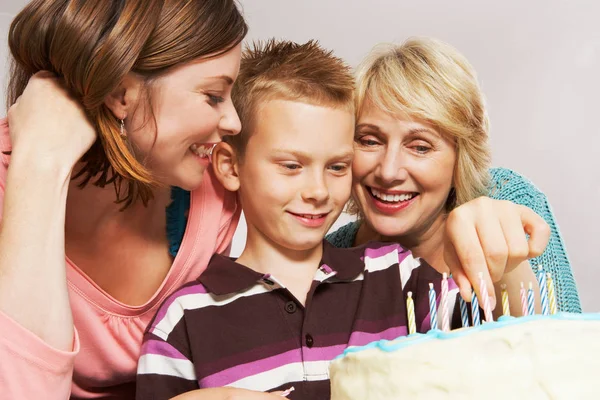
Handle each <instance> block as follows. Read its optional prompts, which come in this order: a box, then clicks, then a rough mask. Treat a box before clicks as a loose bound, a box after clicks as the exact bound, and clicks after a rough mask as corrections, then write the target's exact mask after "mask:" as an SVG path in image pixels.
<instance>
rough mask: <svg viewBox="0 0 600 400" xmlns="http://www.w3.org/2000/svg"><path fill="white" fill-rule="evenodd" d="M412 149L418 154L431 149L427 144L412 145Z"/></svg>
mask: <svg viewBox="0 0 600 400" xmlns="http://www.w3.org/2000/svg"><path fill="white" fill-rule="evenodd" d="M413 149H415V151H416V152H417V153H419V154H426V153H428V152H429V151H430V150H431V148H430V147H428V146H414V147H413Z"/></svg>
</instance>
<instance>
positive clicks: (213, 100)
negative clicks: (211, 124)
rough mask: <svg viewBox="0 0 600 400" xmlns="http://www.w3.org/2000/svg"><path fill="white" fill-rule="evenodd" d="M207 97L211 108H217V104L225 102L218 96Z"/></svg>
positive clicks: (207, 95) (209, 95) (208, 95)
mask: <svg viewBox="0 0 600 400" xmlns="http://www.w3.org/2000/svg"><path fill="white" fill-rule="evenodd" d="M206 97H208V103H209V104H210V105H211V106H216V105H217V104H220V103H222V102H224V101H225V99H224V98H223V97H221V96H217V95H214V94H209V93H207V94H206Z"/></svg>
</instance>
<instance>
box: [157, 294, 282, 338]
mask: <svg viewBox="0 0 600 400" xmlns="http://www.w3.org/2000/svg"><path fill="white" fill-rule="evenodd" d="M269 291H270V289H269V288H267V287H266V286H264V285H255V286H253V287H251V288H249V289H248V290H246V291H244V292H239V293H235V294H227V295H221V296H217V295H214V294H211V293H195V294H187V295H184V296H180V297H178V298H177V299H176V300H175V301H174V302H173V304H171V305H170V306H169V309H168V310H167V313H166V314H165V317H164V318H163V319H162V320H161V321H160V322H159V323H158V324H156V326H155V327H154V329H152V333H153V334H155V335H156V336H158V337H160V338H161V339H163V340H167V339H168V336H169V334H170V333H171V331H172V330H173V328H175V325H177V323H178V322H179V321H180V320H181V318H182V317H183V313H184V311H185V310H198V309H201V308H204V307H210V306H224V305H226V304H229V303H232V302H234V301H236V300H237V299H240V298H244V297H250V296H255V295H258V294H263V293H267V292H269Z"/></svg>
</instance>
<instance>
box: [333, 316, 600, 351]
mask: <svg viewBox="0 0 600 400" xmlns="http://www.w3.org/2000/svg"><path fill="white" fill-rule="evenodd" d="M545 319H546V320H562V321H600V313H596V314H594V313H587V314H579V313H577V314H575V313H562V312H561V313H558V314H555V315H532V316H527V317H500V318H499V319H498V321H495V322H492V323H489V324H488V323H484V324H482V325H479V326H476V327H469V328H465V329H455V330H453V331H450V332H442V331H440V330H439V329H432V330H430V331H429V332H427V333H414V334H412V335H408V336H405V337H404V338H407V339H410V340H398V339H402V338H398V339H394V340H379V341H375V342H371V343H369V344H367V345H364V346H356V347H349V348H347V349H346V350H344V352H343V353H342V354H340V355H339V356H337V357H336V359H338V358H342V357H344V356H347V355H348V354H351V353H358V352H361V351H365V350H369V349H373V348H378V349H379V350H381V351H385V352H392V351H396V350H399V349H402V348H404V347H409V346H413V345H416V344H419V343H423V342H427V341H429V340H434V339H441V340H447V339H454V338H458V337H463V336H467V335H470V334H472V333H476V332H479V331H482V330H490V329H498V328H504V327H506V326H511V325H518V324H523V323H527V322H532V321H539V320H545Z"/></svg>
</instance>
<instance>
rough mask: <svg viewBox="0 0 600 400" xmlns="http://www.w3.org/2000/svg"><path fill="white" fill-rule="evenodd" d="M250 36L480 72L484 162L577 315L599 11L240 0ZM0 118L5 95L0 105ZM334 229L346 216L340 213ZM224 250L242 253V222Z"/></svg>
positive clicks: (596, 274)
mask: <svg viewBox="0 0 600 400" xmlns="http://www.w3.org/2000/svg"><path fill="white" fill-rule="evenodd" d="M25 4H26V1H25V0H11V1H8V0H0V35H1V36H2V42H1V45H0V77H1V79H2V82H1V83H2V87H3V88H4V87H5V81H6V72H7V70H6V63H5V60H6V57H7V55H6V44H5V42H6V39H5V38H6V32H7V29H8V25H9V23H10V20H11V19H12V16H13V15H14V14H15V13H16V12H17V11H18V10H19V9H20V8H21V7H22V6H23V5H25ZM241 4H242V6H243V8H244V12H245V15H246V17H247V19H248V22H249V25H250V35H249V38H248V40H253V39H265V38H270V37H278V38H286V39H291V40H295V41H306V40H308V39H313V38H316V39H319V40H320V41H321V43H322V44H323V45H324V46H326V47H328V48H331V49H333V50H334V51H335V52H336V53H337V54H338V55H339V56H341V57H343V58H345V59H346V60H347V61H348V62H349V63H351V64H352V65H356V64H357V63H358V62H359V61H360V59H361V58H362V57H363V56H364V55H365V54H366V53H367V52H368V51H369V49H370V48H371V47H372V46H373V45H374V44H375V43H378V42H383V41H386V42H387V41H402V40H403V39H405V38H407V37H409V36H415V35H417V36H418V35H423V36H433V37H437V38H439V39H442V40H445V41H447V42H449V43H451V44H452V45H454V46H455V47H457V48H458V49H459V50H460V51H461V52H463V53H464V54H465V55H466V56H467V57H468V58H469V60H470V61H471V62H472V64H473V65H474V66H475V68H476V69H477V71H478V73H479V78H480V81H481V83H482V86H483V90H484V92H485V94H486V98H487V101H488V106H489V113H490V118H491V121H492V149H493V154H494V158H493V161H494V165H495V166H503V167H508V168H511V169H515V170H517V171H518V172H520V173H522V174H524V175H525V176H527V177H529V178H530V179H531V180H532V181H533V182H535V184H536V185H537V186H538V187H539V188H540V189H541V190H543V191H544V192H545V193H546V194H547V196H548V198H549V199H550V202H551V204H552V206H553V208H554V211H555V214H556V217H557V220H558V223H559V225H560V229H561V231H562V234H563V238H564V240H565V241H566V243H567V248H568V252H569V257H570V259H571V262H572V264H573V269H574V271H575V277H576V279H577V283H578V285H579V288H580V293H581V298H582V302H583V306H584V309H585V310H586V311H588V312H589V311H600V300H598V299H596V298H594V295H593V293H594V292H595V289H594V288H595V286H596V280H597V279H600V270H599V269H598V267H597V266H596V265H595V262H596V258H595V257H594V252H595V250H594V246H595V245H597V244H595V243H597V242H598V239H599V238H600V210H599V209H598V207H596V205H597V204H599V203H600V201H599V200H600V150H599V146H600V135H599V133H600V132H599V131H600V129H599V128H598V123H597V122H596V121H597V120H598V117H597V116H598V113H599V110H597V108H598V107H599V106H600V101H598V94H599V93H598V92H599V89H600V78H599V77H598V74H599V73H600V28H598V15H600V3H598V2H595V1H586V0H576V1H569V2H567V1H560V0H545V1H542V0H531V1H516V0H508V1H503V2H493V1H476V0H454V1H445V0H435V1H433V0H430V1H418V2H417V1H402V0H369V1H363V0H302V1H298V0H294V1H292V0H242V1H241ZM0 107H2V110H4V99H2V100H0ZM342 218H343V220H344V221H346V220H348V217H347V216H343V217H342ZM240 228H241V229H240V230H239V231H238V232H237V234H236V237H235V239H234V246H233V253H234V254H239V252H240V250H241V248H242V247H243V243H244V238H245V231H244V229H243V226H241V227H240Z"/></svg>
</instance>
